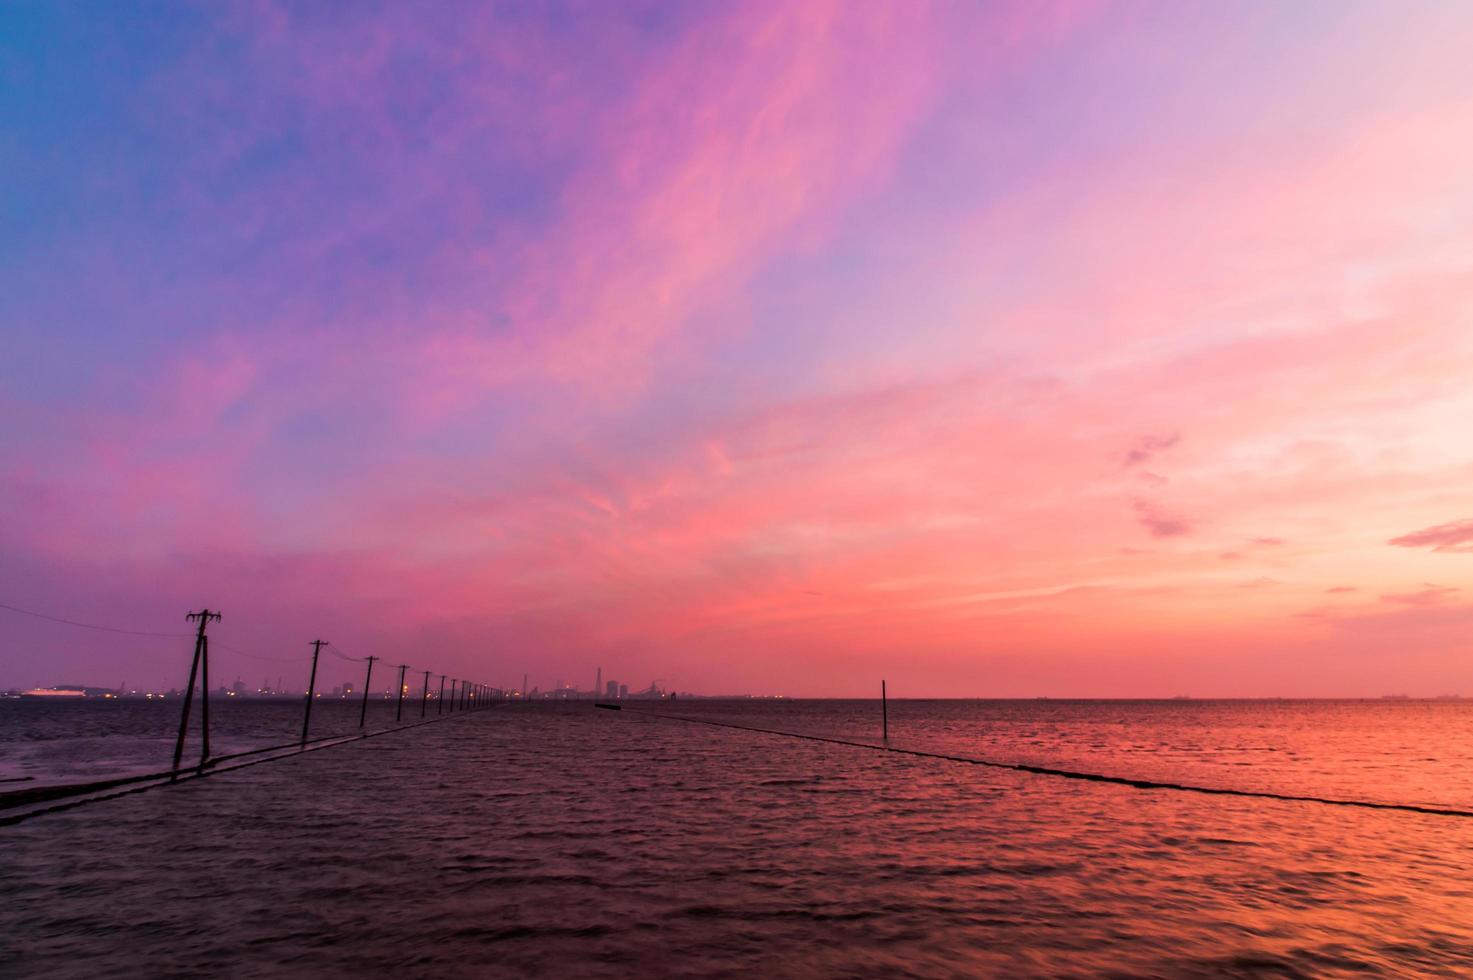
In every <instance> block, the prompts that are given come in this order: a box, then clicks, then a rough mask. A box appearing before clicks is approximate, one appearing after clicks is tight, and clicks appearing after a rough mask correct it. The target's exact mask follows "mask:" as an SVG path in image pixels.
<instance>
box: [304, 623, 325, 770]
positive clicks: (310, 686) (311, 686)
mask: <svg viewBox="0 0 1473 980" xmlns="http://www.w3.org/2000/svg"><path fill="white" fill-rule="evenodd" d="M323 642H324V641H322V640H313V641H312V673H311V675H310V676H309V677H308V678H307V712H306V714H305V715H303V716H302V744H303V745H306V744H307V728H308V726H310V725H311V724H312V698H313V695H314V692H316V690H317V655H318V654H320V653H321V652H322V644H323Z"/></svg>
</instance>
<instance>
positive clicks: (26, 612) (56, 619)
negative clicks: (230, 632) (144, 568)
mask: <svg viewBox="0 0 1473 980" xmlns="http://www.w3.org/2000/svg"><path fill="white" fill-rule="evenodd" d="M0 609H8V610H10V611H11V612H13V613H20V614H21V615H22V616H34V617H35V618H36V619H44V620H47V621H48V622H52V623H61V624H63V625H65V626H78V627H81V628H82V629H85V630H101V631H102V632H104V633H125V634H127V635H128V636H160V637H164V638H166V639H170V640H175V639H189V638H190V637H191V636H193V635H194V634H193V633H151V632H148V631H147V630H125V629H119V628H118V627H116V626H98V625H97V624H96V623H79V622H77V621H76V620H75V619H62V618H61V617H60V616H48V615H46V614H45V613H39V612H36V611H35V610H32V609H22V608H20V607H19V606H12V605H9V604H7V603H4V602H0Z"/></svg>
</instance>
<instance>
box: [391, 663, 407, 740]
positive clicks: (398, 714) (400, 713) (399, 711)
mask: <svg viewBox="0 0 1473 980" xmlns="http://www.w3.org/2000/svg"><path fill="white" fill-rule="evenodd" d="M395 666H397V667H398V668H399V704H398V706H397V707H395V708H394V724H396V725H397V724H398V723H399V722H400V721H401V720H402V719H403V718H404V671H405V669H406V668H407V667H408V666H409V665H408V664H396V665H395Z"/></svg>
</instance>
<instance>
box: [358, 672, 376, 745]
mask: <svg viewBox="0 0 1473 980" xmlns="http://www.w3.org/2000/svg"><path fill="white" fill-rule="evenodd" d="M377 659H378V657H369V658H368V676H367V677H365V678H363V710H362V711H360V712H358V727H359V728H362V727H363V723H364V722H365V721H367V720H368V685H369V683H370V682H372V680H373V662H374V661H375V660H377Z"/></svg>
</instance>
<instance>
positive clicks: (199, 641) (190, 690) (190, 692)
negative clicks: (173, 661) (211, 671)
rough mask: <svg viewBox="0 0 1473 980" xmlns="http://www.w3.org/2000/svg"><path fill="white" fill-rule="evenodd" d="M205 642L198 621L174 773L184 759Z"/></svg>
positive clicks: (176, 746) (175, 752)
mask: <svg viewBox="0 0 1473 980" xmlns="http://www.w3.org/2000/svg"><path fill="white" fill-rule="evenodd" d="M204 642H205V621H204V620H203V619H201V620H200V623H199V634H198V635H197V636H195V638H194V659H193V660H191V661H190V662H189V686H188V687H186V688H185V689H184V710H183V711H182V712H181V713H180V715H179V740H178V741H177V742H175V743H174V771H175V772H176V773H177V772H178V771H179V761H180V760H181V759H182V758H183V757H184V736H185V733H187V732H188V731H189V706H190V704H191V703H192V702H193V701H194V679H195V678H196V677H197V676H199V651H200V647H202V646H204Z"/></svg>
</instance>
